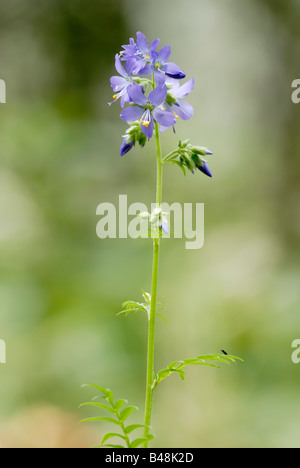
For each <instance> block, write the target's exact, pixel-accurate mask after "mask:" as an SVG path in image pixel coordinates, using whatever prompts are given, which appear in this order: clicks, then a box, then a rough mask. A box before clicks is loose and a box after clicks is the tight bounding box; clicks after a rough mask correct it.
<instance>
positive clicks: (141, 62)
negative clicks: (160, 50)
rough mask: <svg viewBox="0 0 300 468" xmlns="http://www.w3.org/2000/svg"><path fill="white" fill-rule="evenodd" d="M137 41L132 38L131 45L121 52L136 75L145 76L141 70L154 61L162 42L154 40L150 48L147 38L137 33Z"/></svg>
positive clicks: (124, 47)
mask: <svg viewBox="0 0 300 468" xmlns="http://www.w3.org/2000/svg"><path fill="white" fill-rule="evenodd" d="M136 39H137V40H136V43H135V41H134V39H133V38H131V39H130V43H129V45H124V46H123V49H124V51H122V52H121V57H122V59H123V60H125V61H126V62H127V63H129V64H130V66H131V67H132V72H133V73H134V74H135V75H143V73H141V70H143V69H144V68H145V67H146V65H147V64H148V63H149V62H151V61H152V60H153V57H154V55H155V52H156V49H157V47H158V44H159V42H160V40H159V39H154V41H152V43H151V45H150V46H149V43H148V41H147V39H146V36H145V35H144V34H142V33H141V32H137V34H136Z"/></svg>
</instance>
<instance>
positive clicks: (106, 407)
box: [79, 402, 115, 413]
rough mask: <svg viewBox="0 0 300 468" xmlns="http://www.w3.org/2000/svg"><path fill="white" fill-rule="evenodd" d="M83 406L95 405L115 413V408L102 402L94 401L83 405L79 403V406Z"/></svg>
mask: <svg viewBox="0 0 300 468" xmlns="http://www.w3.org/2000/svg"><path fill="white" fill-rule="evenodd" d="M83 406H95V407H96V408H101V409H104V410H106V411H110V412H111V413H115V410H114V409H113V408H111V407H110V406H107V405H103V404H102V403H92V402H87V403H82V404H81V405H79V408H82V407H83Z"/></svg>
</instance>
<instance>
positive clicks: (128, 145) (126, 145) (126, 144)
mask: <svg viewBox="0 0 300 468" xmlns="http://www.w3.org/2000/svg"><path fill="white" fill-rule="evenodd" d="M133 145H134V142H133V140H128V138H124V140H123V142H122V145H121V148H120V156H124V155H125V154H126V153H128V151H130V150H131V149H132V147H133Z"/></svg>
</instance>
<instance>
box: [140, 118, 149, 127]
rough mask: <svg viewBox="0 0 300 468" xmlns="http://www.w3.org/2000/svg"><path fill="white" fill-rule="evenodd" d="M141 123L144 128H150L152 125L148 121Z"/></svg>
mask: <svg viewBox="0 0 300 468" xmlns="http://www.w3.org/2000/svg"><path fill="white" fill-rule="evenodd" d="M140 122H141V124H142V125H144V127H149V125H150V122H149V121H148V120H143V119H141V120H140Z"/></svg>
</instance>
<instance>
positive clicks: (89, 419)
mask: <svg viewBox="0 0 300 468" xmlns="http://www.w3.org/2000/svg"><path fill="white" fill-rule="evenodd" d="M92 421H106V422H110V423H113V424H116V425H117V426H120V421H117V420H116V419H113V418H106V417H101V418H87V419H83V420H82V421H80V424H81V423H84V422H92Z"/></svg>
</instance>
